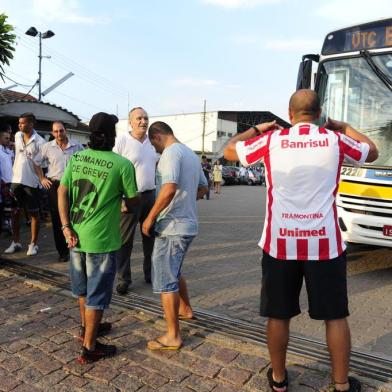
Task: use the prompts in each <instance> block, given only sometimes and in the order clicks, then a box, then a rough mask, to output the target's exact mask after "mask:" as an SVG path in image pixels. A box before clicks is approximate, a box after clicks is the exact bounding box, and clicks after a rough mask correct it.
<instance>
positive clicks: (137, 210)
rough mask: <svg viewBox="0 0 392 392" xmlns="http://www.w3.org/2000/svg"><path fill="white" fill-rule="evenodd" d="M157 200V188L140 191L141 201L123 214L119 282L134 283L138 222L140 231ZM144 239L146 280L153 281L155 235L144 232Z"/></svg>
mask: <svg viewBox="0 0 392 392" xmlns="http://www.w3.org/2000/svg"><path fill="white" fill-rule="evenodd" d="M154 202H155V189H154V190H151V191H146V192H141V193H140V203H139V204H138V205H137V206H136V207H134V208H133V209H132V210H130V211H128V212H127V213H125V214H124V213H122V214H121V226H120V230H121V241H122V246H121V248H120V249H119V250H118V251H117V254H116V262H117V279H118V281H119V282H127V283H129V284H130V283H132V279H131V253H132V248H133V239H134V237H135V230H136V226H137V224H138V222H139V223H140V232H141V228H142V224H143V222H144V220H145V219H146V218H147V215H148V214H149V212H150V210H151V208H152V206H153V205H154ZM142 241H143V254H144V260H143V271H144V278H145V280H146V281H148V282H150V281H151V255H152V250H153V248H154V237H153V236H152V237H147V236H145V235H144V234H143V233H142Z"/></svg>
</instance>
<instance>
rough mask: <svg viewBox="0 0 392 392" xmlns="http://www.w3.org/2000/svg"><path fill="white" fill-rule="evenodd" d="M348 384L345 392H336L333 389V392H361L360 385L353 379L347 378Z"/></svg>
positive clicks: (336, 391)
mask: <svg viewBox="0 0 392 392" xmlns="http://www.w3.org/2000/svg"><path fill="white" fill-rule="evenodd" d="M348 383H349V385H350V387H349V388H348V389H346V390H345V391H338V390H337V389H336V388H334V390H333V392H360V391H361V383H360V382H359V380H357V379H356V378H354V377H348Z"/></svg>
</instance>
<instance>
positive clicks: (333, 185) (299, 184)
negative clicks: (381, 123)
mask: <svg viewBox="0 0 392 392" xmlns="http://www.w3.org/2000/svg"><path fill="white" fill-rule="evenodd" d="M236 150H237V153H238V156H239V158H240V161H241V163H242V164H243V165H244V166H247V165H248V166H249V165H252V164H255V163H257V162H260V161H263V162H264V165H265V173H266V184H267V201H266V202H267V208H266V217H265V224H264V229H263V234H262V237H261V240H260V242H259V245H260V247H262V248H263V250H264V251H265V252H266V253H268V254H269V255H270V256H272V257H274V258H277V259H288V260H328V259H332V258H335V257H337V256H339V255H340V254H341V253H342V252H343V251H344V249H345V244H344V242H343V240H342V236H341V233H340V229H339V224H338V216H337V209H336V200H335V199H336V193H337V190H338V185H339V178H340V168H341V165H342V163H343V161H346V162H349V163H352V164H355V165H361V164H363V163H364V162H365V160H366V158H367V156H368V153H369V145H368V144H366V143H360V142H357V141H356V140H354V139H352V138H350V137H348V136H345V135H344V134H342V133H339V132H334V131H330V130H327V129H324V128H319V127H318V126H317V125H314V124H305V123H301V124H296V125H295V126H293V127H292V128H290V129H284V130H282V131H270V132H266V133H264V134H262V135H260V136H257V137H255V138H253V139H250V140H247V141H245V142H238V143H237V144H236Z"/></svg>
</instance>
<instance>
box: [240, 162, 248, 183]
mask: <svg viewBox="0 0 392 392" xmlns="http://www.w3.org/2000/svg"><path fill="white" fill-rule="evenodd" d="M246 172H247V170H246V167H244V166H241V167H240V172H239V174H240V184H245V176H246Z"/></svg>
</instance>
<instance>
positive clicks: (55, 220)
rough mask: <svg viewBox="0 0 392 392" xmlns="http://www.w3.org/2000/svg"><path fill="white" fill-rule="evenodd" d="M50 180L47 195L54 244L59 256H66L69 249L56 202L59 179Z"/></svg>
mask: <svg viewBox="0 0 392 392" xmlns="http://www.w3.org/2000/svg"><path fill="white" fill-rule="evenodd" d="M51 181H52V186H51V187H50V189H49V190H48V196H49V208H50V216H51V218H52V228H53V237H54V243H55V245H56V249H57V252H58V253H59V255H60V257H68V255H69V249H68V246H67V243H66V242H65V238H64V235H63V232H62V230H61V221H60V216H59V208H58V204H57V189H58V187H59V185H60V181H58V180H51Z"/></svg>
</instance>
